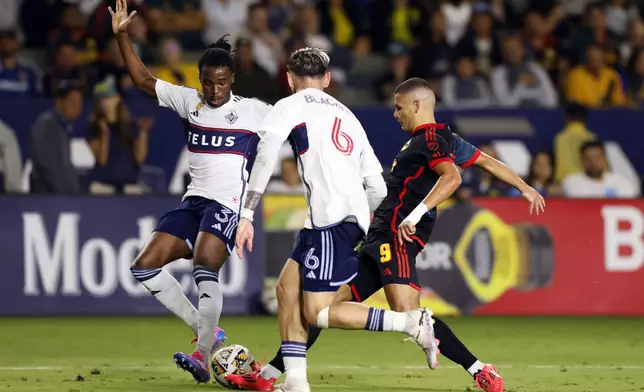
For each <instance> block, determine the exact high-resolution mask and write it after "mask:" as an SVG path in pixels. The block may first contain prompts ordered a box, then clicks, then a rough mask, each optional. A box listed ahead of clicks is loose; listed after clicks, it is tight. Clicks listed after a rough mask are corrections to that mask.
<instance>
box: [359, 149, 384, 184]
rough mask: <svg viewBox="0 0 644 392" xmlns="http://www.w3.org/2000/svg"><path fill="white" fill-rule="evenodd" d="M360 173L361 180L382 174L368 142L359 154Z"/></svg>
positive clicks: (378, 162) (380, 166)
mask: <svg viewBox="0 0 644 392" xmlns="http://www.w3.org/2000/svg"><path fill="white" fill-rule="evenodd" d="M360 171H361V172H362V178H368V177H371V176H375V175H376V174H380V173H382V165H381V164H380V161H379V160H378V157H376V153H375V152H374V151H373V147H371V144H369V142H367V145H366V146H365V148H364V149H363V150H362V153H361V154H360Z"/></svg>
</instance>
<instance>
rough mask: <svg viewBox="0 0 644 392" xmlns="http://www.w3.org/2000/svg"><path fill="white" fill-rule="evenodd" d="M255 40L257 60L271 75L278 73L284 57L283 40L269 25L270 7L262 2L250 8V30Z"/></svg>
mask: <svg viewBox="0 0 644 392" xmlns="http://www.w3.org/2000/svg"><path fill="white" fill-rule="evenodd" d="M246 35H247V36H248V37H249V38H250V39H251V40H252V42H253V57H254V58H255V62H257V64H259V65H260V66H261V67H262V68H264V69H265V70H266V71H267V72H268V73H269V74H270V75H271V76H273V77H274V76H276V75H277V70H278V67H279V62H280V60H281V59H282V58H283V56H284V54H283V52H282V41H281V40H280V39H279V37H278V36H277V35H275V34H274V33H273V32H272V31H271V29H270V28H269V26H268V9H267V7H266V6H265V5H264V4H262V3H256V4H253V5H251V6H250V7H249V8H248V32H247V34H246Z"/></svg>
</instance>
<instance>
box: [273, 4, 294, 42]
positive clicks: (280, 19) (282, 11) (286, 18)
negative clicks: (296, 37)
mask: <svg viewBox="0 0 644 392" xmlns="http://www.w3.org/2000/svg"><path fill="white" fill-rule="evenodd" d="M267 7H268V27H270V29H271V31H272V32H273V33H275V34H277V35H278V36H280V37H284V35H285V34H286V33H287V31H286V30H287V29H288V27H289V25H290V24H291V22H292V21H293V18H294V17H295V10H294V9H293V4H291V0H269V1H268V4H267Z"/></svg>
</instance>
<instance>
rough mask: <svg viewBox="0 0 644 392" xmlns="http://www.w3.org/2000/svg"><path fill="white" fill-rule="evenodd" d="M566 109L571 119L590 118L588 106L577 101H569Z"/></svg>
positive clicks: (567, 115) (582, 119)
mask: <svg viewBox="0 0 644 392" xmlns="http://www.w3.org/2000/svg"><path fill="white" fill-rule="evenodd" d="M564 110H565V112H566V117H568V119H570V120H579V121H586V119H587V118H588V108H586V107H585V106H584V105H582V104H579V103H577V102H570V103H568V104H567V105H566V107H565V108H564Z"/></svg>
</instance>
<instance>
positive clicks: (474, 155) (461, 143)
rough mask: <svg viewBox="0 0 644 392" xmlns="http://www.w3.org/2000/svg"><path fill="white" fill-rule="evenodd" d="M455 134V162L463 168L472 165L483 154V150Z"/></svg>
mask: <svg viewBox="0 0 644 392" xmlns="http://www.w3.org/2000/svg"><path fill="white" fill-rule="evenodd" d="M453 136H454V141H455V144H456V152H455V155H456V158H455V159H454V163H456V164H457V165H459V166H460V167H461V168H463V169H465V168H466V167H469V166H472V165H473V164H474V162H476V160H477V159H478V158H479V156H480V155H481V150H479V149H478V148H476V147H475V146H474V145H472V144H471V143H470V142H468V141H466V140H465V139H463V138H461V137H460V136H458V135H453Z"/></svg>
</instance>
